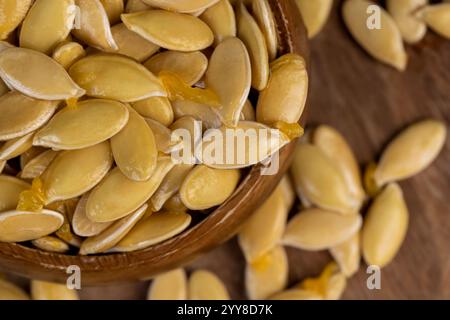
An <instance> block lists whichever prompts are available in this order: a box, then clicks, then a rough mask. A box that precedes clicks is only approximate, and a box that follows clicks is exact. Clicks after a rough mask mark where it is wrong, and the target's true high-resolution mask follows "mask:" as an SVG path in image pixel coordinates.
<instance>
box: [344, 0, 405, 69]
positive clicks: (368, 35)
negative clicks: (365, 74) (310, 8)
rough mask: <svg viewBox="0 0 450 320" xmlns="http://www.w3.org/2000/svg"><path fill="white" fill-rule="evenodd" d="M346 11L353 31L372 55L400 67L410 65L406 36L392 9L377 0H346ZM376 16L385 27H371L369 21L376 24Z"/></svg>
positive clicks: (346, 18) (351, 31)
mask: <svg viewBox="0 0 450 320" xmlns="http://www.w3.org/2000/svg"><path fill="white" fill-rule="evenodd" d="M370 6H374V7H373V8H376V9H377V11H378V10H379V12H380V14H379V15H373V12H372V11H371V10H370V8H369V7H370ZM342 13H343V16H344V22H345V24H346V25H347V28H348V29H349V30H350V33H351V34H352V35H353V37H354V38H355V39H356V41H357V42H358V43H359V44H360V45H361V46H362V47H363V48H364V49H365V50H366V51H367V52H368V53H369V54H370V55H372V56H373V57H374V58H376V59H378V60H380V61H382V62H384V63H386V64H388V65H391V66H393V67H394V68H396V69H398V70H400V71H403V70H405V69H406V64H407V62H408V56H407V54H406V51H405V48H404V46H403V39H402V36H401V34H400V30H399V29H398V27H397V25H396V24H395V22H394V20H393V19H392V17H391V16H390V15H389V13H387V12H386V11H385V10H384V9H383V8H382V7H380V6H379V5H377V4H376V3H375V2H372V1H367V0H348V1H345V2H344V5H343V9H342ZM371 14H372V15H371ZM375 18H378V19H379V20H380V21H379V23H380V25H381V26H382V27H381V28H376V26H374V27H373V28H368V24H369V25H371V26H373V25H374V24H376V22H377V21H375V20H374V19H375Z"/></svg>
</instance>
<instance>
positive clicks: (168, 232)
mask: <svg viewBox="0 0 450 320" xmlns="http://www.w3.org/2000/svg"><path fill="white" fill-rule="evenodd" d="M190 223H191V216H190V215H189V214H187V213H183V212H164V211H161V212H158V213H153V214H152V215H150V216H148V217H146V218H144V219H142V220H141V221H139V222H138V223H137V224H136V226H135V227H134V228H133V229H132V230H131V231H130V232H129V233H128V234H127V235H126V236H125V238H123V239H122V240H121V241H120V242H119V243H118V244H117V245H116V246H115V247H114V248H112V249H111V251H112V252H129V251H135V250H140V249H144V248H147V247H149V246H151V245H154V244H157V243H160V242H163V241H165V240H167V239H170V238H172V237H174V236H176V235H177V234H179V233H181V232H183V231H184V230H185V229H186V228H187V227H189V225H190Z"/></svg>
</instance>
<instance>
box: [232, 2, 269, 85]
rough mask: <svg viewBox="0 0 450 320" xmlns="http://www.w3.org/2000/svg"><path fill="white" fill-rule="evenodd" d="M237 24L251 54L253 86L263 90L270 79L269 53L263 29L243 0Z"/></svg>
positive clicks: (239, 8)
mask: <svg viewBox="0 0 450 320" xmlns="http://www.w3.org/2000/svg"><path fill="white" fill-rule="evenodd" d="M237 26H238V33H237V34H238V37H239V39H241V40H242V42H244V44H245V46H246V47H247V50H248V54H249V56H250V63H251V70H252V87H253V88H254V89H256V90H259V91H261V90H263V89H264V88H265V87H266V86H267V83H268V81H269V53H268V51H267V45H266V40H265V39H264V35H263V33H262V31H261V30H260V29H259V26H258V24H257V23H256V21H255V19H254V18H253V17H252V16H251V15H250V13H248V11H247V9H246V8H245V6H244V4H242V2H241V3H240V4H239V5H238V8H237Z"/></svg>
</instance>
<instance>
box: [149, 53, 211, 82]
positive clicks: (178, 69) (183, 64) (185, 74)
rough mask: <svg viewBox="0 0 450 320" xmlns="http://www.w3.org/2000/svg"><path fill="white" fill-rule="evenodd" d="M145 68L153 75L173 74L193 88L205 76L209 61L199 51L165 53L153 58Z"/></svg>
mask: <svg viewBox="0 0 450 320" xmlns="http://www.w3.org/2000/svg"><path fill="white" fill-rule="evenodd" d="M144 66H145V67H146V68H147V69H148V70H150V71H151V72H153V74H159V73H160V72H161V71H170V72H173V73H175V74H176V75H178V76H179V77H180V78H181V79H182V80H183V81H184V82H185V83H187V84H188V85H190V86H192V85H194V84H195V83H197V82H198V81H199V80H200V79H201V78H202V77H203V75H204V74H205V71H206V68H207V67H208V59H207V58H206V56H205V55H204V54H203V53H201V52H199V51H195V52H178V51H164V52H161V53H158V54H157V55H155V56H153V57H151V58H150V59H149V60H148V61H147V62H145V63H144Z"/></svg>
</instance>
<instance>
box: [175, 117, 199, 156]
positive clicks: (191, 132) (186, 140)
mask: <svg viewBox="0 0 450 320" xmlns="http://www.w3.org/2000/svg"><path fill="white" fill-rule="evenodd" d="M170 130H172V134H173V136H174V137H176V138H177V139H178V138H181V139H182V142H183V147H182V148H181V149H179V150H176V152H178V154H176V152H173V153H172V154H171V156H172V158H174V161H177V162H181V163H183V164H195V163H196V162H195V159H194V151H195V147H196V146H197V145H198V143H199V141H200V139H201V133H202V124H201V123H198V122H197V121H196V120H195V119H194V118H192V117H190V116H184V117H182V118H180V119H178V120H177V121H175V122H174V123H173V124H172V125H171V126H170ZM179 130H183V131H185V132H181V133H180V132H179ZM185 134H188V135H187V136H185ZM185 151H189V154H187V155H185V154H184V153H185ZM177 156H178V157H179V158H180V159H176V157H177Z"/></svg>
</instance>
